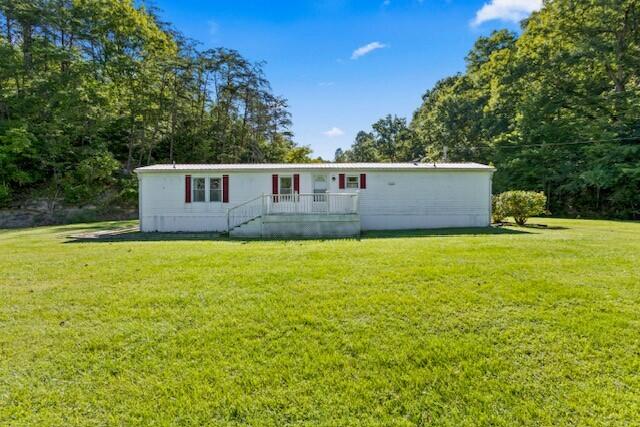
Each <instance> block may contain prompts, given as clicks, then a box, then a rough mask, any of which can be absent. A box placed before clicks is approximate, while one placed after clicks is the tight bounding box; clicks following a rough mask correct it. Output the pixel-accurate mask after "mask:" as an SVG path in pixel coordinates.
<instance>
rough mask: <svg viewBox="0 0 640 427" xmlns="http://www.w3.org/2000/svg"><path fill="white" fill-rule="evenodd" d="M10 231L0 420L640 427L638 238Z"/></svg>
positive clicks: (593, 224)
mask: <svg viewBox="0 0 640 427" xmlns="http://www.w3.org/2000/svg"><path fill="white" fill-rule="evenodd" d="M533 222H534V223H543V224H547V225H549V226H550V227H549V228H547V229H538V228H507V229H503V230H460V231H453V230H448V231H432V232H416V233H379V234H373V235H369V236H365V238H362V239H359V240H355V239H354V240H326V241H252V242H243V241H228V240H217V241H216V240H198V239H197V238H196V239H193V236H185V237H184V238H181V237H180V236H177V237H175V238H174V239H173V240H163V239H154V240H153V241H135V240H126V241H112V242H104V241H96V242H74V241H73V240H72V239H70V238H69V235H71V234H74V233H78V232H80V231H82V230H85V229H91V228H93V229H101V228H106V227H113V226H120V225H126V224H130V223H104V224H87V225H74V226H64V227H44V228H35V229H23V230H14V231H7V230H4V231H0V424H1V425H64V426H67V425H139V424H142V425H267V426H268V425H273V426H280V425H334V426H343V425H449V426H475V425H503V426H513V425H594V426H595V425H616V426H619V425H638V423H640V224H639V223H632V222H610V221H582V220H556V219H534V220H533Z"/></svg>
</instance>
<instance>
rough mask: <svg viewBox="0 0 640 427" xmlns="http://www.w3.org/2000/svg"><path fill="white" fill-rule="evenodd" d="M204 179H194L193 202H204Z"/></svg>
mask: <svg viewBox="0 0 640 427" xmlns="http://www.w3.org/2000/svg"><path fill="white" fill-rule="evenodd" d="M204 193H205V190H204V178H193V201H194V202H204Z"/></svg>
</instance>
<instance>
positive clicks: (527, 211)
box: [494, 191, 547, 225]
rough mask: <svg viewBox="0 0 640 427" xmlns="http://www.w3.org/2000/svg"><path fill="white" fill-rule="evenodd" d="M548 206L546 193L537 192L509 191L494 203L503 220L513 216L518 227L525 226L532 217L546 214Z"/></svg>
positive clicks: (499, 196)
mask: <svg viewBox="0 0 640 427" xmlns="http://www.w3.org/2000/svg"><path fill="white" fill-rule="evenodd" d="M546 204H547V197H546V196H545V195H544V193H542V192H540V193H538V192H535V191H507V192H505V193H502V194H500V195H498V196H497V200H496V202H495V203H494V205H495V206H496V207H498V212H499V214H500V215H502V219H504V218H505V217H507V216H512V217H513V219H514V220H515V221H516V224H518V225H524V224H525V223H526V222H527V219H529V217H531V216H535V215H540V214H543V213H546V209H545V206H546ZM496 216H498V215H495V214H494V218H495V217H496Z"/></svg>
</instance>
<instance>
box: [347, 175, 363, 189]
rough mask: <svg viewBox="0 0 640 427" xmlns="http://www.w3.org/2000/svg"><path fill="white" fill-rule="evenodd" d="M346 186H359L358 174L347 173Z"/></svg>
mask: <svg viewBox="0 0 640 427" xmlns="http://www.w3.org/2000/svg"><path fill="white" fill-rule="evenodd" d="M347 188H360V177H359V176H358V175H347Z"/></svg>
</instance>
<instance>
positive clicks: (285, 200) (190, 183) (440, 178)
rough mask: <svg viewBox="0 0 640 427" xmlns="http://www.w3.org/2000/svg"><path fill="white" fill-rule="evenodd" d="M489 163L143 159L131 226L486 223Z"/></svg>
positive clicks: (291, 232) (323, 227)
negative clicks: (171, 162)
mask: <svg viewBox="0 0 640 427" xmlns="http://www.w3.org/2000/svg"><path fill="white" fill-rule="evenodd" d="M494 170H495V169H494V168H493V167H491V166H486V165H481V164H477V163H304V164H217V165H214V164H202V165H199V164H191V165H188V164H183V165H153V166H146V167H142V168H138V169H136V173H137V175H138V180H139V190H140V191H139V194H140V196H139V197H140V200H139V202H140V203H139V209H140V228H141V230H142V231H145V232H147V231H162V232H180V231H184V232H195V231H217V232H227V231H228V232H229V234H230V235H231V236H243V237H278V236H301V237H305V236H306V237H310V236H335V237H338V236H353V235H357V234H359V233H360V231H361V230H402V229H405V230H406V229H421V228H445V227H486V226H488V225H489V224H490V221H491V178H492V175H493V172H494Z"/></svg>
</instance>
